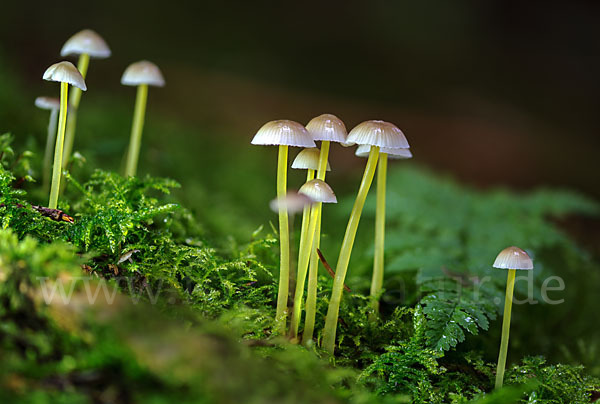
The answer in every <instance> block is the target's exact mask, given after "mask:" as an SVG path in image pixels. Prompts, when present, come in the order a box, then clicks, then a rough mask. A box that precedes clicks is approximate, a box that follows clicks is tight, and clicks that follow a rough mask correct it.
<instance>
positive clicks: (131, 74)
mask: <svg viewBox="0 0 600 404" xmlns="http://www.w3.org/2000/svg"><path fill="white" fill-rule="evenodd" d="M121 84H123V85H125V86H137V96H136V99H135V111H134V114H133V125H132V127H131V139H130V141H129V149H128V152H127V165H126V168H125V176H135V174H136V172H137V164H138V157H139V155H140V146H141V144H142V130H143V128H144V115H145V113H146V101H147V99H148V86H155V87H164V85H165V79H164V78H163V75H162V73H161V72H160V69H159V68H158V66H156V65H155V64H154V63H152V62H148V61H147V60H142V61H141V62H136V63H133V64H131V65H129V67H127V69H125V72H124V73H123V76H122V77H121Z"/></svg>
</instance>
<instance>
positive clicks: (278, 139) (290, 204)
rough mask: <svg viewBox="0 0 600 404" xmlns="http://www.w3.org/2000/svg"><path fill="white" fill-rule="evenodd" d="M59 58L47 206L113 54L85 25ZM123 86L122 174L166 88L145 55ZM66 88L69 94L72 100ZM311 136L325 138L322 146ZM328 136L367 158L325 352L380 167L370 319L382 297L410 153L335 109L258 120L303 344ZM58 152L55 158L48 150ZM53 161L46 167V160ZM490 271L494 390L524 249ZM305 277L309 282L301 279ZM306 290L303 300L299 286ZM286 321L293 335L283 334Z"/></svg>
mask: <svg viewBox="0 0 600 404" xmlns="http://www.w3.org/2000/svg"><path fill="white" fill-rule="evenodd" d="M60 54H61V56H63V57H66V56H72V55H76V56H78V57H79V60H78V65H77V67H75V66H74V65H73V64H72V63H71V62H68V61H62V62H59V63H56V64H53V65H52V66H50V67H49V68H48V69H47V70H46V72H45V73H44V75H43V78H44V80H48V81H56V82H60V83H61V91H60V98H50V97H38V98H37V99H36V100H35V105H36V106H38V107H39V108H42V109H47V110H50V111H51V114H50V122H49V125H48V138H47V143H46V150H45V155H44V170H43V172H44V175H45V177H44V187H45V188H46V189H47V187H48V185H49V183H50V178H48V173H50V171H52V182H51V186H50V200H49V205H48V207H49V208H50V209H56V208H57V205H58V196H59V193H60V181H61V175H62V170H63V169H64V168H65V166H66V164H67V162H68V160H69V156H70V155H71V152H72V150H73V145H74V139H75V127H76V121H77V110H78V108H79V103H80V100H81V95H82V91H86V90H87V86H86V84H85V76H86V74H87V70H88V65H89V61H90V58H98V59H102V58H107V57H109V56H110V55H111V51H110V49H109V47H108V45H107V44H106V42H105V41H104V40H103V39H102V38H101V37H100V36H99V35H98V34H97V33H96V32H94V31H92V30H89V29H86V30H83V31H81V32H78V33H77V34H75V35H73V36H72V37H71V38H70V39H69V40H68V41H67V42H66V43H65V44H64V46H63V48H62V50H61V52H60ZM121 83H122V84H124V85H128V86H136V87H137V96H136V102H135V110H134V117H133V125H132V128H131V138H130V143H129V148H128V151H127V161H126V169H125V173H124V174H125V175H126V176H135V175H136V170H137V164H138V156H139V151H140V145H141V137H142V129H143V125H144V115H145V109H146V101H147V97H148V86H158V87H162V86H164V85H165V81H164V78H163V75H162V73H161V72H160V70H159V68H158V67H157V66H156V65H155V64H153V63H151V62H148V61H140V62H136V63H133V64H131V65H130V66H129V67H127V68H126V69H125V72H124V73H123V76H122V77H121ZM69 85H71V86H72V87H73V90H72V92H71V94H70V97H69V94H68V92H69ZM315 141H320V142H321V148H320V150H319V149H318V148H317V145H316V143H315ZM331 142H334V143H340V144H341V145H342V146H345V147H348V146H353V145H358V147H357V149H356V151H355V154H356V156H358V157H366V158H367V164H366V168H365V171H364V174H363V177H362V180H361V183H360V186H359V189H358V194H357V196H356V200H355V202H354V206H353V208H352V211H351V213H350V219H349V220H348V225H347V227H346V232H345V235H344V239H343V241H342V246H341V250H340V253H339V256H338V260H337V265H336V269H335V274H334V281H333V289H332V294H331V297H330V299H329V308H328V311H327V316H326V318H325V327H324V329H323V334H322V337H323V339H322V344H321V345H322V348H323V349H325V350H326V351H327V352H329V353H331V354H333V352H334V348H335V339H336V338H335V337H336V330H337V323H338V314H339V309H340V303H341V299H342V294H343V290H344V287H345V284H344V282H345V278H346V274H347V272H348V265H349V262H350V256H351V253H352V247H353V244H354V239H355V236H356V232H357V230H358V224H359V221H360V217H361V213H362V210H363V207H364V204H365V200H366V198H367V194H368V192H369V188H370V187H371V183H372V182H373V179H374V177H375V173H376V172H377V202H376V206H377V208H376V217H375V241H374V242H375V255H374V261H373V275H372V280H371V290H370V296H371V299H372V303H371V304H372V309H373V310H372V311H373V315H375V316H376V315H377V313H378V311H379V297H380V295H381V293H382V285H383V276H384V236H385V199H386V197H385V193H386V175H387V161H388V159H409V158H411V157H412V154H411V152H410V150H409V148H410V146H409V144H408V141H407V140H406V137H405V136H404V134H403V133H402V131H401V130H400V129H399V128H398V127H397V126H395V125H393V124H391V123H389V122H385V121H380V120H371V121H366V122H363V123H361V124H359V125H357V126H356V127H355V128H354V129H352V130H351V131H350V132H349V133H348V132H347V131H346V126H345V125H344V123H343V122H342V121H341V120H340V119H339V118H338V117H336V116H335V115H331V114H323V115H320V116H318V117H316V118H314V119H312V120H311V121H310V122H309V123H308V124H307V125H306V127H304V126H303V125H301V124H299V123H297V122H294V121H289V120H277V121H271V122H268V123H266V124H265V125H263V126H262V127H261V128H260V129H259V130H258V132H257V133H256V135H255V136H254V138H253V139H252V144H255V145H275V146H278V149H279V157H278V165H277V198H276V199H275V200H274V201H273V204H272V207H273V208H274V210H276V211H277V212H278V214H279V237H280V271H279V288H278V296H277V310H276V318H275V324H276V330H275V331H276V332H277V333H278V334H280V335H286V334H287V335H289V336H290V338H291V339H292V341H296V342H297V341H299V335H298V334H299V326H300V322H301V319H302V309H303V307H304V311H305V317H304V328H303V333H302V343H303V344H304V345H307V346H310V345H311V344H313V343H314V341H313V334H314V327H315V317H316V302H317V277H318V273H317V270H318V262H319V259H318V257H317V250H318V248H319V245H320V235H321V215H322V204H323V203H336V202H337V199H336V196H335V194H334V192H333V190H332V189H331V187H330V186H329V185H328V184H327V183H326V182H325V174H326V172H327V171H329V170H330V166H329V163H328V155H329V148H330V145H331ZM290 146H293V147H301V148H303V150H302V151H301V152H300V153H299V154H298V155H297V156H296V158H295V160H294V161H293V163H292V168H295V169H305V170H307V176H306V183H305V184H304V185H302V186H301V187H300V189H299V190H298V192H297V193H295V192H293V193H288V191H287V169H288V148H289V147H290ZM53 149H54V156H53V157H52V150H53ZM51 165H52V170H50V166H51ZM299 211H302V212H303V213H302V228H301V236H300V243H299V247H298V266H297V274H296V286H295V291H294V294H293V305H292V310H291V313H290V312H289V310H288V299H289V295H290V293H289V292H290V291H289V280H290V238H289V233H290V231H289V223H288V214H289V213H292V214H293V213H296V212H299ZM493 266H494V267H496V268H503V269H508V270H509V272H508V281H507V288H506V299H505V307H504V318H503V325H502V341H501V345H500V355H499V358H498V368H497V373H496V387H501V386H502V381H503V376H504V367H505V363H506V355H507V350H508V336H509V328H510V315H511V306H512V296H513V289H514V282H515V271H516V270H531V269H533V263H532V260H531V258H530V257H529V256H528V255H527V253H526V252H525V251H523V250H522V249H520V248H518V247H508V248H506V249H504V250H503V251H502V252H500V254H499V255H498V257H497V258H496V261H495V262H494V265H493ZM307 277H308V282H307ZM305 290H306V302H304V292H305ZM288 318H289V332H288V328H287V327H288Z"/></svg>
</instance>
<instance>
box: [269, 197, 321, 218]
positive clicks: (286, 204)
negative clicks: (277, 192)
mask: <svg viewBox="0 0 600 404" xmlns="http://www.w3.org/2000/svg"><path fill="white" fill-rule="evenodd" d="M311 203H313V200H312V199H310V197H308V196H307V195H305V194H300V193H297V192H288V193H287V194H286V195H285V196H284V197H283V198H275V199H273V200H272V201H271V202H269V207H270V208H271V210H272V211H273V212H279V209H280V208H286V209H287V211H288V213H291V214H294V213H298V212H302V210H303V209H304V207H305V206H306V205H310V204H311Z"/></svg>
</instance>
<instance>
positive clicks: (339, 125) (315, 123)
mask: <svg viewBox="0 0 600 404" xmlns="http://www.w3.org/2000/svg"><path fill="white" fill-rule="evenodd" d="M306 129H308V131H309V132H310V134H311V135H312V136H313V139H315V140H316V141H319V140H320V141H321V159H320V161H319V170H318V172H317V178H318V179H320V180H322V181H325V173H326V170H325V169H324V167H325V162H326V161H327V160H328V158H329V148H330V146H331V142H334V143H341V144H345V143H346V137H347V136H348V132H347V130H346V125H344V122H342V120H341V119H339V118H338V117H337V116H335V115H333V114H322V115H319V116H317V117H315V118H313V119H311V120H310V122H309V123H308V124H307V125H306ZM316 207H317V210H318V212H317V216H318V218H317V227H316V230H315V232H316V233H315V236H314V241H313V245H312V247H311V248H310V261H309V262H310V263H309V270H308V290H307V294H306V320H305V324H304V332H303V333H302V341H303V343H304V344H307V343H308V342H309V341H312V336H313V332H314V323H315V316H316V309H317V272H318V267H319V259H318V257H317V248H319V247H320V244H321V215H322V205H321V204H320V203H319V204H317V206H316Z"/></svg>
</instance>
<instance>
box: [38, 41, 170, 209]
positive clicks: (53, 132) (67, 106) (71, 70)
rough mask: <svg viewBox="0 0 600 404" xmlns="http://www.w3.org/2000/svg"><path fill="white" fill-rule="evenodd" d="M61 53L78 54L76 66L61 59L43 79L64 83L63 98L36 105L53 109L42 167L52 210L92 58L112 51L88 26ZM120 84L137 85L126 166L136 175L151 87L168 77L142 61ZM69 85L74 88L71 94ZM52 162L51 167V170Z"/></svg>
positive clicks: (45, 99)
mask: <svg viewBox="0 0 600 404" xmlns="http://www.w3.org/2000/svg"><path fill="white" fill-rule="evenodd" d="M60 55H61V56H62V57H66V56H78V57H79V60H78V63H77V67H75V66H74V65H73V64H72V63H71V62H68V61H62V62H59V63H55V64H53V65H52V66H50V67H49V68H48V69H46V71H45V72H44V75H43V79H44V80H48V81H57V82H59V83H61V87H60V98H52V97H38V98H37V99H36V100H35V105H36V106H37V107H39V108H42V109H47V110H50V111H51V113H50V123H49V124H48V137H47V140H46V151H45V154H44V169H43V173H44V179H43V184H44V188H45V189H48V185H49V182H50V178H49V177H48V175H49V173H50V171H52V183H51V185H50V201H49V203H48V207H49V208H50V209H56V208H57V205H58V196H59V193H60V182H61V175H62V170H63V169H64V168H65V167H66V165H67V162H68V161H69V157H70V155H71V152H72V150H73V145H74V142H75V127H76V123H77V110H78V108H79V102H80V100H81V95H82V91H86V90H87V86H86V84H85V77H86V74H87V71H88V66H89V62H90V58H96V59H104V58H108V57H109V56H110V55H111V51H110V48H109V47H108V45H107V44H106V42H105V41H104V39H102V37H101V36H100V35H98V34H97V33H96V32H94V31H92V30H90V29H85V30H83V31H80V32H78V33H76V34H75V35H73V36H72V37H71V38H69V39H68V40H67V42H65V44H64V45H63V47H62V49H61V51H60ZM121 84H123V85H126V86H135V87H137V97H136V101H135V110H134V116H133V125H132V128H131V139H130V142H129V148H128V151H127V162H126V168H125V175H126V176H135V174H136V170H137V163H138V156H139V152H140V145H141V139H142V129H143V126H144V115H145V111H146V101H147V98H148V86H157V87H162V86H164V85H165V80H164V78H163V75H162V73H161V71H160V69H159V68H158V67H157V66H156V65H155V64H154V63H152V62H148V61H147V60H142V61H140V62H136V63H133V64H131V65H130V66H129V67H127V68H126V69H125V72H124V73H123V76H122V77H121ZM69 85H70V86H72V87H73V89H72V91H71V94H70V96H69ZM52 149H54V158H52ZM51 165H52V170H50V166H51Z"/></svg>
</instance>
